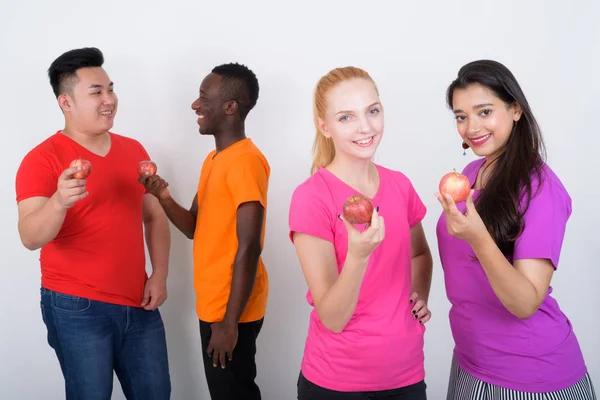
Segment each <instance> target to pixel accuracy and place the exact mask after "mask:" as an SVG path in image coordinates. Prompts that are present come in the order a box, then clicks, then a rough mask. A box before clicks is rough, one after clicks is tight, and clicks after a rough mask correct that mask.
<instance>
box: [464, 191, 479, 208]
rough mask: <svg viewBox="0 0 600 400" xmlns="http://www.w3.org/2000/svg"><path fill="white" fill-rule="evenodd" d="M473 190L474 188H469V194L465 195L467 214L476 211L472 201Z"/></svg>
mask: <svg viewBox="0 0 600 400" xmlns="http://www.w3.org/2000/svg"><path fill="white" fill-rule="evenodd" d="M473 192H474V190H473V189H471V190H470V191H469V195H468V196H467V202H466V203H467V211H468V213H469V214H475V213H477V210H476V209H475V203H474V202H473Z"/></svg>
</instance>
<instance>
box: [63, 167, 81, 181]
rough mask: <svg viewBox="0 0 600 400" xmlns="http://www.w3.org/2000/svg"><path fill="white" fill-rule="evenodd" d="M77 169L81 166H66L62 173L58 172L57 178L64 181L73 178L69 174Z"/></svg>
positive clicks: (79, 169)
mask: <svg viewBox="0 0 600 400" xmlns="http://www.w3.org/2000/svg"><path fill="white" fill-rule="evenodd" d="M77 171H81V167H71V168H67V169H65V170H64V171H63V172H62V174H60V176H59V177H58V180H59V181H60V180H63V181H66V180H69V179H74V178H73V177H72V176H71V175H73V174H74V173H75V172H77Z"/></svg>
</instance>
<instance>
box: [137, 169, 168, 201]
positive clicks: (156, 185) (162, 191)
mask: <svg viewBox="0 0 600 400" xmlns="http://www.w3.org/2000/svg"><path fill="white" fill-rule="evenodd" d="M138 182H139V183H141V184H142V185H143V186H144V187H145V188H146V190H147V191H148V193H151V194H152V195H154V196H155V197H156V198H157V199H159V200H165V199H168V198H169V197H170V196H171V194H170V193H169V189H167V187H168V186H169V184H168V183H167V181H165V180H164V179H163V178H161V177H160V176H159V175H153V176H148V173H147V172H146V173H144V174H142V175H140V177H139V178H138Z"/></svg>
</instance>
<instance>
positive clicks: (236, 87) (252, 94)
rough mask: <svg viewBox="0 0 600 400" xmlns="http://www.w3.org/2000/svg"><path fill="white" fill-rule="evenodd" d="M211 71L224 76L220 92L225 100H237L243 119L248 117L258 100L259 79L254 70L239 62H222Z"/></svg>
mask: <svg viewBox="0 0 600 400" xmlns="http://www.w3.org/2000/svg"><path fill="white" fill-rule="evenodd" d="M211 72H212V73H215V74H217V75H220V76H221V77H222V78H223V81H222V83H221V88H220V92H221V95H222V96H223V98H224V100H225V101H230V100H235V101H237V102H238V104H239V106H240V114H241V116H242V119H244V118H246V115H248V113H249V112H250V110H252V109H253V108H254V106H255V105H256V102H257V101H258V91H259V87H258V79H257V78H256V75H255V74H254V72H252V71H251V70H250V69H249V68H248V67H246V66H245V65H242V64H238V63H228V64H221V65H218V66H216V67H214V68H213V70H212V71H211Z"/></svg>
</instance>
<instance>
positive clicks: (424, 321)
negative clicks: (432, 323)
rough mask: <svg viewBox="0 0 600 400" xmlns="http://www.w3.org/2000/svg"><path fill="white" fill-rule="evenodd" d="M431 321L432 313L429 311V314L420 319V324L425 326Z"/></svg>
mask: <svg viewBox="0 0 600 400" xmlns="http://www.w3.org/2000/svg"><path fill="white" fill-rule="evenodd" d="M430 319H431V311H429V310H427V313H426V314H425V315H424V316H423V317H421V319H419V322H420V323H422V324H424V323H426V322H427V321H429V320H430Z"/></svg>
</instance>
